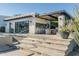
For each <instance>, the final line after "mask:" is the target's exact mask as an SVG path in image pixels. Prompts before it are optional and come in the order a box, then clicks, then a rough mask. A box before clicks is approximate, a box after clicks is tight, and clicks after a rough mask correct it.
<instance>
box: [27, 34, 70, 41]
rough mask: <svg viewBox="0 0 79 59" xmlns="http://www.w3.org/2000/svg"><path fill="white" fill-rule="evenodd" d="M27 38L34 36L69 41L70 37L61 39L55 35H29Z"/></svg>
mask: <svg viewBox="0 0 79 59" xmlns="http://www.w3.org/2000/svg"><path fill="white" fill-rule="evenodd" d="M28 38H36V39H46V40H47V39H48V40H51V39H55V40H61V41H71V39H62V38H60V37H59V36H57V35H30V36H28Z"/></svg>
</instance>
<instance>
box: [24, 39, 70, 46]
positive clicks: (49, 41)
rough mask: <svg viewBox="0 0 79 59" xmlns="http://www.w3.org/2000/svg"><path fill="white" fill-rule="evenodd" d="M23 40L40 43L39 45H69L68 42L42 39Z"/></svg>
mask: <svg viewBox="0 0 79 59" xmlns="http://www.w3.org/2000/svg"><path fill="white" fill-rule="evenodd" d="M24 40H29V41H32V42H40V43H42V42H43V43H44V42H45V43H48V44H59V45H69V44H70V41H61V40H55V39H52V40H43V39H35V38H24Z"/></svg>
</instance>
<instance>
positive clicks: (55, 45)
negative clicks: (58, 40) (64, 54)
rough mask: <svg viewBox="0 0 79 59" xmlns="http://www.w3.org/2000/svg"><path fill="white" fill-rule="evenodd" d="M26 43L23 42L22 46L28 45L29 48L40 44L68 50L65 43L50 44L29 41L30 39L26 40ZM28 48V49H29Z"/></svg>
mask: <svg viewBox="0 0 79 59" xmlns="http://www.w3.org/2000/svg"><path fill="white" fill-rule="evenodd" d="M24 42H25V43H22V44H21V45H20V46H21V47H23V48H25V47H27V48H28V49H29V48H34V47H38V46H43V47H46V48H51V49H57V50H62V51H66V50H67V49H68V47H67V46H64V45H58V44H48V43H34V42H30V43H28V41H27V40H26V41H24ZM27 48H26V49H27Z"/></svg>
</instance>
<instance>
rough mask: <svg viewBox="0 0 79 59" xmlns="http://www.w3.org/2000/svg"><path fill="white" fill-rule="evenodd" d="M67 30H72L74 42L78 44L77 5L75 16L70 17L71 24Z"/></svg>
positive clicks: (78, 8) (78, 17)
mask: <svg viewBox="0 0 79 59" xmlns="http://www.w3.org/2000/svg"><path fill="white" fill-rule="evenodd" d="M69 30H70V31H71V32H74V37H75V39H74V40H75V42H76V43H77V44H78V46H79V7H78V6H76V8H75V17H74V18H73V19H72V24H71V25H70V26H69Z"/></svg>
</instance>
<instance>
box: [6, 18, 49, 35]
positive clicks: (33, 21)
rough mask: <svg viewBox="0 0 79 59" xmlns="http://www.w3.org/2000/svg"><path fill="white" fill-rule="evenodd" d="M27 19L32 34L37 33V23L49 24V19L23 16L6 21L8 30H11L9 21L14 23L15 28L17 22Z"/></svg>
mask: <svg viewBox="0 0 79 59" xmlns="http://www.w3.org/2000/svg"><path fill="white" fill-rule="evenodd" d="M26 20H27V21H29V33H30V34H34V33H35V28H36V27H35V25H36V23H42V24H48V21H47V20H45V19H40V18H36V17H30V18H23V19H18V20H11V21H6V32H9V23H12V26H11V27H12V28H13V29H14V30H15V22H20V21H26Z"/></svg>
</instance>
